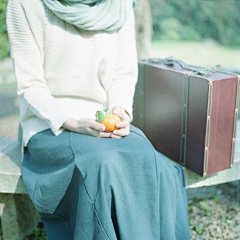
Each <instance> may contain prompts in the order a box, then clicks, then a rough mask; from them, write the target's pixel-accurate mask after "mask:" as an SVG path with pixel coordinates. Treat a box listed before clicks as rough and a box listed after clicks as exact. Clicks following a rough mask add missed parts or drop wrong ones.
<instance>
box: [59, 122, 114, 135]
mask: <svg viewBox="0 0 240 240" xmlns="http://www.w3.org/2000/svg"><path fill="white" fill-rule="evenodd" d="M62 127H63V128H64V129H66V130H68V131H70V132H76V133H81V134H85V135H90V136H94V137H101V138H110V137H111V135H112V133H108V132H103V131H104V130H105V126H104V125H103V124H101V123H98V122H96V121H95V120H93V119H92V118H81V119H78V120H77V119H75V118H68V119H67V120H66V121H65V122H64V123H63V125H62Z"/></svg>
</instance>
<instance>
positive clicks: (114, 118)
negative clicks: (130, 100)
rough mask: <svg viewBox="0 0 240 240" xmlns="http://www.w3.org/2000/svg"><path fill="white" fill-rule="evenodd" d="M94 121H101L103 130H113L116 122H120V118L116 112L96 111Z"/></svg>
mask: <svg viewBox="0 0 240 240" xmlns="http://www.w3.org/2000/svg"><path fill="white" fill-rule="evenodd" d="M96 121H97V122H100V123H102V124H103V125H104V126H105V132H113V131H114V130H117V129H118V128H116V124H117V123H118V122H121V119H120V118H119V116H118V115H116V114H110V112H109V111H107V110H103V111H97V112H96Z"/></svg>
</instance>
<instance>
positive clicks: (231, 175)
mask: <svg viewBox="0 0 240 240" xmlns="http://www.w3.org/2000/svg"><path fill="white" fill-rule="evenodd" d="M239 121H240V120H239ZM238 140H239V141H238ZM20 151H21V149H20V144H19V142H18V141H15V140H12V139H10V138H7V137H0V217H1V223H2V232H3V239H5V240H7V239H23V238H24V237H25V236H27V235H29V234H31V232H32V230H33V229H34V228H35V227H36V226H37V224H38V222H39V221H40V217H39V215H38V213H37V211H36V210H35V207H34V206H33V204H32V202H31V200H30V198H29V197H28V195H27V193H26V190H25V188H24V185H23V181H22V176H21V156H20ZM184 171H185V182H186V188H197V187H203V186H210V185H216V184H221V183H226V182H231V181H236V180H240V128H239V129H238V131H237V137H236V150H235V157H234V165H233V167H232V168H231V169H227V170H224V171H221V172H219V173H217V174H214V175H211V176H208V177H204V178H203V177H200V176H198V175H197V174H195V173H194V172H192V171H190V170H188V169H184Z"/></svg>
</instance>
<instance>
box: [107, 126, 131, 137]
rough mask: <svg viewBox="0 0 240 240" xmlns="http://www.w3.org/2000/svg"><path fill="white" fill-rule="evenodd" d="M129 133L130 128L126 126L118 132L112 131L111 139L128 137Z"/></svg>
mask: <svg viewBox="0 0 240 240" xmlns="http://www.w3.org/2000/svg"><path fill="white" fill-rule="evenodd" d="M129 133H130V126H129V125H128V126H126V127H124V128H120V129H118V130H114V131H113V134H112V136H111V137H112V138H117V137H124V136H127V135H129Z"/></svg>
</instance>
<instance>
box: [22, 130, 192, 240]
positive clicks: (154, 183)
mask: <svg viewBox="0 0 240 240" xmlns="http://www.w3.org/2000/svg"><path fill="white" fill-rule="evenodd" d="M22 174H23V181H24V185H25V187H26V190H27V192H28V194H29V196H30V198H31V199H32V201H33V203H34V205H35V206H36V209H37V210H38V212H39V214H40V216H41V217H42V219H43V222H44V225H45V229H46V232H47V237H48V240H55V239H56V240H61V239H63V240H67V239H74V240H81V239H82V240H88V239H89V240H104V239H110V240H117V239H121V240H128V239H129V240H135V239H136V240H155V239H156V240H158V239H161V240H165V239H166V240H175V239H176V240H188V239H190V233H189V224H188V211H187V200H186V190H185V186H184V175H183V170H182V167H181V166H179V165H177V164H176V163H173V162H172V161H170V160H169V159H167V158H166V157H165V156H163V155H162V154H161V153H159V152H157V151H156V150H155V149H154V148H153V146H152V145H151V143H150V142H149V141H148V139H147V138H146V137H145V135H144V134H143V133H142V132H141V131H140V130H139V129H138V128H136V127H134V126H131V131H130V134H129V135H128V136H126V137H124V138H122V139H111V138H96V137H91V136H87V135H82V134H77V133H73V132H68V131H64V132H62V133H61V134H60V135H59V136H54V135H53V133H52V132H51V130H46V131H43V132H41V133H38V134H36V135H34V136H33V137H32V138H31V140H30V142H29V144H28V147H27V149H26V151H25V154H24V159H23V166H22Z"/></svg>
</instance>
